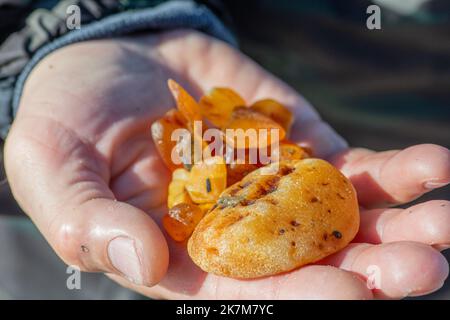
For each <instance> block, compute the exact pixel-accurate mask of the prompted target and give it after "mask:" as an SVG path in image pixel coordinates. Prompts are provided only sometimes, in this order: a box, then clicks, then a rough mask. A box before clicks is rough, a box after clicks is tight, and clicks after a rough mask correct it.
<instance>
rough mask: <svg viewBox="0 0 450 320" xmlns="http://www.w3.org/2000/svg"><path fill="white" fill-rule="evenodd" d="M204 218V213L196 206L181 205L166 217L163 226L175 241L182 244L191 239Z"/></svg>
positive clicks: (171, 210) (172, 209)
mask: <svg viewBox="0 0 450 320" xmlns="http://www.w3.org/2000/svg"><path fill="white" fill-rule="evenodd" d="M202 218H203V212H202V210H201V209H200V208H199V207H198V206H196V205H195V204H190V203H179V204H177V205H176V206H174V207H173V208H171V209H170V210H169V213H168V214H166V215H165V216H164V218H163V226H164V229H165V230H166V231H167V233H168V234H169V236H170V237H171V238H172V239H173V240H175V241H178V242H181V241H184V240H186V239H187V238H189V236H190V235H191V234H192V232H193V231H194V229H195V227H196V226H197V224H198V223H199V222H200V220H201V219H202Z"/></svg>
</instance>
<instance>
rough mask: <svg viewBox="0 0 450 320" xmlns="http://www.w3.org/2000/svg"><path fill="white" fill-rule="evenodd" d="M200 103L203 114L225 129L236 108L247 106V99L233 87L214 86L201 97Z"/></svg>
mask: <svg viewBox="0 0 450 320" xmlns="http://www.w3.org/2000/svg"><path fill="white" fill-rule="evenodd" d="M199 104H200V109H201V112H202V115H203V116H204V117H205V118H206V119H208V120H209V121H210V122H211V123H212V124H214V125H215V126H217V127H219V128H221V129H223V128H224V127H225V125H226V124H227V122H228V120H229V118H230V116H231V114H232V112H233V110H234V108H236V107H241V106H245V101H244V99H242V97H241V96H240V95H238V94H237V93H236V92H235V91H234V90H232V89H228V88H213V89H212V90H210V91H209V92H208V93H207V94H205V95H204V96H203V97H202V98H201V99H200V102H199Z"/></svg>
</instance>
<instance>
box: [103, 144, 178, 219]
mask: <svg viewBox="0 0 450 320" xmlns="http://www.w3.org/2000/svg"><path fill="white" fill-rule="evenodd" d="M145 142H148V146H147V147H146V148H145V149H144V150H143V151H142V152H141V153H140V155H139V156H138V157H137V158H135V159H132V162H131V163H130V164H129V166H128V167H127V168H126V169H125V170H124V171H122V172H121V173H120V174H119V175H117V176H116V177H114V178H113V179H112V181H111V183H110V186H111V190H112V191H113V193H114V195H115V196H116V198H117V200H120V201H125V202H128V203H130V204H133V205H136V206H137V207H138V208H142V209H145V210H147V209H150V208H154V207H157V206H159V205H161V204H162V203H163V202H164V200H165V199H167V185H168V183H169V177H170V174H169V173H168V171H167V169H166V168H165V166H164V164H163V163H162V161H161V159H160V158H159V156H158V154H157V152H156V150H154V146H153V142H150V141H145Z"/></svg>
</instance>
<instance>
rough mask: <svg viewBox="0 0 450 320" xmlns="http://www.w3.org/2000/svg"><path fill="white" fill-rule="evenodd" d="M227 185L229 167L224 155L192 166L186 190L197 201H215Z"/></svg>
mask: <svg viewBox="0 0 450 320" xmlns="http://www.w3.org/2000/svg"><path fill="white" fill-rule="evenodd" d="M226 185H227V168H226V165H225V161H224V160H223V158H222V157H219V156H216V157H211V158H207V159H205V160H203V161H202V162H199V163H196V164H194V165H193V166H192V168H191V171H190V175H189V180H188V181H187V183H186V190H187V191H188V193H189V195H190V197H191V199H192V200H193V201H194V202H195V203H211V202H215V201H216V200H217V198H218V197H219V195H220V193H221V192H222V191H223V190H225V188H226Z"/></svg>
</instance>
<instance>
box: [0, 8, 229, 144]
mask: <svg viewBox="0 0 450 320" xmlns="http://www.w3.org/2000/svg"><path fill="white" fill-rule="evenodd" d="M41 3H45V4H46V6H47V7H40V6H39V5H40V4H41ZM74 4H75V5H78V7H79V9H80V13H81V15H80V17H81V19H80V28H79V29H73V30H70V28H69V27H68V26H67V23H66V21H67V16H68V13H67V12H68V11H67V10H68V7H69V6H70V5H74ZM5 12H8V13H11V12H15V14H16V17H17V19H15V20H14V19H8V20H4V19H3V17H4V16H6V14H4V13H5ZM213 12H214V13H216V14H214V13H213ZM27 13H28V15H27ZM218 15H220V16H221V18H223V19H224V20H225V21H226V20H227V16H226V14H225V13H224V11H222V10H221V6H220V2H219V1H216V0H214V1H161V0H134V1H130V0H120V1H119V0H78V1H73V0H70V1H67V0H62V1H52V0H45V1H31V0H0V21H1V22H0V26H2V28H1V29H0V30H2V31H1V32H0V41H3V42H2V43H1V45H0V138H5V137H6V135H7V133H8V130H9V127H10V125H11V123H12V120H13V119H14V116H15V114H16V112H17V108H18V105H19V102H20V97H21V94H22V89H23V86H24V83H25V81H26V79H27V77H28V75H29V74H30V72H31V70H32V69H33V68H34V66H35V65H36V64H37V63H38V62H39V61H40V60H42V59H43V58H44V57H45V56H47V55H48V54H49V53H51V52H53V51H55V50H57V49H59V48H62V47H64V46H67V45H69V44H72V43H75V42H81V41H86V40H92V39H99V38H106V37H114V36H120V35H124V34H129V33H133V32H138V31H144V30H149V31H151V30H155V31H160V30H169V29H176V28H191V29H197V30H200V31H203V32H205V33H207V34H209V35H211V36H214V37H217V38H219V39H221V40H224V41H226V42H228V43H230V44H232V45H236V42H235V39H234V37H233V36H232V34H231V33H230V32H229V30H228V29H227V28H226V27H225V25H224V24H223V22H222V21H221V20H220V19H219V18H218V17H217V16H218ZM3 27H5V28H3ZM3 30H9V31H7V32H9V33H8V34H4V31H3ZM13 30H17V31H13ZM12 31H13V32H12ZM11 32H12V33H11ZM1 39H3V40H1Z"/></svg>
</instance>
